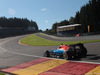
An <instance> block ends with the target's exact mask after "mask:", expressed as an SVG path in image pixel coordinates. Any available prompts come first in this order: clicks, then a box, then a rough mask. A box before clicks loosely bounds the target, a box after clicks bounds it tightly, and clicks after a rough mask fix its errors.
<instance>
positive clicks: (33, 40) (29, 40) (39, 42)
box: [20, 34, 100, 46]
mask: <svg viewBox="0 0 100 75" xmlns="http://www.w3.org/2000/svg"><path fill="white" fill-rule="evenodd" d="M20 42H21V43H23V44H26V45H30V46H57V45H60V44H61V43H63V44H66V45H69V44H75V43H90V42H100V40H86V41H52V40H47V39H44V38H41V37H38V36H36V34H32V35H30V36H27V37H25V38H23V39H21V41H20Z"/></svg>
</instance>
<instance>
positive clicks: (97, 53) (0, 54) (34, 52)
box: [0, 35, 100, 69]
mask: <svg viewBox="0 0 100 75" xmlns="http://www.w3.org/2000/svg"><path fill="white" fill-rule="evenodd" d="M25 36H27V35H23V36H16V37H10V38H5V39H0V69H4V68H9V67H12V66H15V65H19V64H22V63H26V62H29V61H32V60H36V59H39V58H41V57H42V56H43V52H44V51H45V50H47V49H54V48H57V47H58V46H25V45H21V44H19V43H18V41H19V40H20V39H21V38H23V37H25ZM95 37H96V36H95ZM85 47H86V48H87V50H88V54H87V56H86V57H82V58H78V59H74V60H72V61H82V62H84V61H86V62H94V63H100V42H96V43H87V44H85Z"/></svg>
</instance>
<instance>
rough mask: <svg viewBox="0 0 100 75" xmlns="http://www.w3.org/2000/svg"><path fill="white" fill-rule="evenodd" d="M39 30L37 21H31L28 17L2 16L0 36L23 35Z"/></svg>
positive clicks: (0, 19) (0, 18)
mask: <svg viewBox="0 0 100 75" xmlns="http://www.w3.org/2000/svg"><path fill="white" fill-rule="evenodd" d="M32 27H33V29H32ZM37 31H38V26H37V24H36V22H34V21H32V20H31V21H30V20H28V19H27V18H16V17H14V18H6V17H0V37H8V36H15V35H22V34H27V33H33V32H37Z"/></svg>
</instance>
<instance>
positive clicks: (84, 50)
mask: <svg viewBox="0 0 100 75" xmlns="http://www.w3.org/2000/svg"><path fill="white" fill-rule="evenodd" d="M86 54H87V49H86V48H85V47H83V48H82V55H86Z"/></svg>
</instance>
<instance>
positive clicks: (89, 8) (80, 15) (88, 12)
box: [74, 0, 100, 32]
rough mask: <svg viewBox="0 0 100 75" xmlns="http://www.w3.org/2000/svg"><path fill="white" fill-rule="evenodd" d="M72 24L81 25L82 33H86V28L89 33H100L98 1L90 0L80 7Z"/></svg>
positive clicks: (99, 4) (99, 0) (99, 7)
mask: <svg viewBox="0 0 100 75" xmlns="http://www.w3.org/2000/svg"><path fill="white" fill-rule="evenodd" d="M74 23H80V24H82V32H87V26H88V25H89V26H90V28H91V32H97V31H100V0H90V1H89V3H88V4H86V5H84V6H82V7H81V9H80V11H78V12H77V13H76V15H75V18H74Z"/></svg>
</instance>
